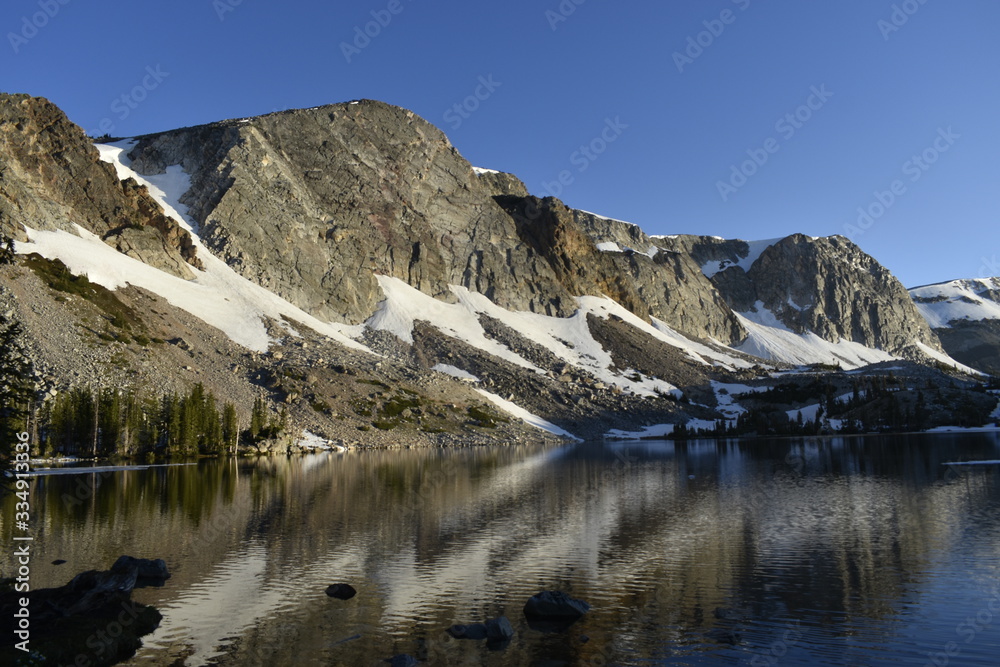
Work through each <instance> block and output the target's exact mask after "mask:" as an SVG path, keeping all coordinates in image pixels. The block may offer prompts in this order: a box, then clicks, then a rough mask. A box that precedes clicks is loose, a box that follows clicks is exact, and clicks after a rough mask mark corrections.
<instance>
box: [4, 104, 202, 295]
mask: <svg viewBox="0 0 1000 667" xmlns="http://www.w3.org/2000/svg"><path fill="white" fill-rule="evenodd" d="M0 128H2V130H0V160H2V163H0V227H2V229H3V232H4V233H5V234H7V235H10V236H12V237H13V238H15V239H18V240H22V241H23V240H26V238H27V237H26V235H25V229H34V230H42V231H54V230H63V231H67V232H70V233H75V227H74V225H80V226H81V227H82V228H84V229H86V230H87V231H89V232H91V233H93V234H96V235H97V236H99V237H100V238H101V239H103V240H104V241H105V243H107V244H109V245H111V246H113V247H115V248H117V249H118V250H119V251H121V252H122V253H124V254H126V255H129V256H130V257H133V258H135V259H138V260H140V261H142V262H145V263H147V264H150V265H151V266H155V267H157V268H160V269H163V270H165V271H168V272H170V273H172V274H174V275H176V276H180V277H182V278H192V277H194V274H193V273H192V271H191V268H190V267H192V266H193V267H200V266H201V262H200V260H199V259H198V257H197V255H196V253H195V249H194V245H193V243H192V240H191V237H190V235H189V234H188V233H187V232H186V231H185V230H184V229H182V228H181V227H179V226H178V225H177V224H176V223H175V222H174V221H173V220H171V219H170V218H168V217H167V216H165V215H164V213H163V210H162V209H161V208H160V206H159V204H157V203H156V202H155V201H154V200H153V199H152V197H150V196H149V192H148V191H147V189H146V187H145V186H142V185H139V184H138V183H136V182H135V181H134V180H125V181H121V180H119V178H118V176H117V174H116V173H115V169H114V168H113V167H112V166H111V165H109V164H106V163H105V162H102V161H101V159H100V155H99V153H98V151H97V149H96V148H95V147H94V145H93V143H92V141H91V140H90V139H88V138H87V136H86V135H85V134H84V132H83V131H82V130H81V129H80V128H79V127H77V126H76V125H74V124H73V123H71V122H70V121H69V119H67V118H66V115H65V114H64V113H63V112H62V111H61V110H60V109H59V108H58V107H57V106H55V105H54V104H52V103H51V102H49V101H48V100H46V99H44V98H41V97H30V96H28V95H7V94H0Z"/></svg>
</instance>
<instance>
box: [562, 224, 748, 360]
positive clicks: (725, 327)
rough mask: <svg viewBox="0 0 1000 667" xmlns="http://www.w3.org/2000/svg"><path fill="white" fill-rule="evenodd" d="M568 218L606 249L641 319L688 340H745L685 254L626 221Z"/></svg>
mask: <svg viewBox="0 0 1000 667" xmlns="http://www.w3.org/2000/svg"><path fill="white" fill-rule="evenodd" d="M573 219H574V221H575V222H576V223H577V224H578V225H579V226H580V227H581V228H582V229H583V230H585V231H586V233H587V234H588V235H589V236H590V237H591V239H592V240H593V241H594V242H595V243H597V244H598V247H602V248H608V249H607V250H605V251H603V252H602V255H604V256H605V257H606V258H608V259H610V261H611V263H612V264H613V265H614V267H615V270H616V273H618V274H620V275H622V276H625V277H627V279H628V282H629V284H631V285H632V286H633V287H634V289H635V291H636V292H637V294H638V296H639V300H640V301H641V302H642V303H643V304H644V312H643V313H642V314H645V315H650V316H653V317H656V318H658V319H660V320H662V321H663V322H665V323H666V324H669V325H670V326H671V327H673V328H675V329H677V330H678V331H683V332H685V333H687V334H689V335H692V336H697V337H707V338H712V339H715V340H718V341H720V342H723V343H726V344H732V345H735V344H738V343H740V342H741V341H742V340H743V339H744V338H746V331H745V330H744V329H743V326H742V325H741V324H740V322H739V320H738V319H737V318H736V316H735V315H734V314H733V312H732V309H731V308H730V306H729V305H728V304H727V303H726V301H725V299H724V298H723V297H722V295H721V294H720V293H719V291H718V289H717V288H716V286H715V285H713V284H712V282H711V281H710V280H708V278H706V277H705V275H704V273H702V271H701V269H700V265H699V264H698V263H697V262H695V261H694V260H693V258H692V256H691V255H690V254H689V253H688V252H686V251H684V250H675V249H674V248H671V247H670V246H669V245H668V244H665V243H664V242H663V239H661V238H660V237H650V236H647V235H646V233H645V232H643V231H642V230H641V229H640V228H639V227H637V226H636V225H633V224H630V223H628V222H623V221H621V220H614V219H611V218H605V217H603V216H599V215H595V214H593V213H587V212H585V211H573ZM609 244H610V245H609ZM615 247H617V249H615ZM633 312H635V311H633Z"/></svg>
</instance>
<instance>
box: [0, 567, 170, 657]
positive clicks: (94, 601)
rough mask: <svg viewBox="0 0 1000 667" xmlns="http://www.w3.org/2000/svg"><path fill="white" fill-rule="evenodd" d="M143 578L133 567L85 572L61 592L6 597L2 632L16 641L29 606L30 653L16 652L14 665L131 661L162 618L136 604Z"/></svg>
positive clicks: (0, 600) (0, 612)
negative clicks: (135, 593) (135, 590)
mask: <svg viewBox="0 0 1000 667" xmlns="http://www.w3.org/2000/svg"><path fill="white" fill-rule="evenodd" d="M161 562H162V561H161ZM138 576H139V568H138V567H137V566H135V565H133V564H129V565H127V566H123V567H120V568H118V571H115V570H114V569H111V570H107V571H103V572H100V571H97V570H90V571H87V572H82V573H80V574H78V575H77V576H76V577H74V578H73V579H72V580H71V581H70V582H69V583H68V584H66V585H65V586H61V587H59V588H43V589H37V590H33V591H30V593H24V592H18V591H13V590H11V591H7V592H4V593H2V594H0V632H3V633H4V636H6V637H10V638H17V637H18V635H17V634H16V631H17V630H18V618H17V617H15V614H23V613H24V608H22V606H21V600H22V598H26V599H27V600H28V606H27V614H28V617H29V618H30V638H29V641H28V644H27V647H28V649H29V651H30V653H21V652H20V651H16V650H12V653H13V655H14V656H15V658H14V660H13V661H12V662H11V663H10V664H15V665H16V664H53V665H75V664H86V665H92V666H100V665H114V664H117V663H119V662H122V661H124V660H128V659H129V658H131V657H132V656H133V655H135V652H136V651H137V650H138V649H139V647H140V646H142V641H141V640H140V637H142V636H143V635H147V634H149V633H150V632H152V631H153V630H155V629H156V628H157V627H158V626H159V624H160V619H161V618H162V616H161V615H160V613H159V612H158V611H157V610H156V609H155V608H153V607H150V606H146V605H141V604H138V603H136V602H133V601H132V599H131V598H132V589H133V588H135V585H136V581H137V580H138ZM22 639H23V638H22ZM22 639H14V640H13V641H12V642H11V643H12V644H13V643H15V642H17V641H21V640H22ZM39 656H41V657H39ZM19 659H20V662H19V661H18V660H19ZM29 661H30V662H29Z"/></svg>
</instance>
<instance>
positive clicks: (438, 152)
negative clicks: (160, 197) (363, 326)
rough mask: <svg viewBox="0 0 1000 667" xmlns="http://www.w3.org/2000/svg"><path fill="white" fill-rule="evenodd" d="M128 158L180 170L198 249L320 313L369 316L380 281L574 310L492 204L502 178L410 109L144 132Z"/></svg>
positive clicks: (330, 112) (323, 112)
mask: <svg viewBox="0 0 1000 667" xmlns="http://www.w3.org/2000/svg"><path fill="white" fill-rule="evenodd" d="M130 157H131V158H132V160H133V167H134V168H135V169H136V170H137V171H139V172H140V173H143V174H151V173H159V172H162V171H163V170H164V169H165V168H166V167H168V166H171V165H175V164H181V165H183V167H184V169H185V171H186V172H188V173H189V174H191V176H192V183H191V189H190V191H189V192H188V193H187V194H186V195H185V197H184V198H183V199H182V201H184V203H186V204H188V205H189V207H190V214H191V215H192V216H193V217H194V219H195V220H196V221H197V222H198V223H199V224H200V225H201V235H202V238H203V240H204V241H205V243H206V244H207V245H208V246H209V247H210V248H211V249H212V250H213V252H216V253H217V254H219V255H220V256H221V257H223V258H224V259H225V261H226V262H228V263H229V264H230V265H231V266H233V267H234V268H235V269H236V270H237V271H239V272H240V273H241V274H243V275H244V276H246V277H247V278H249V279H251V280H254V281H255V282H257V283H259V284H261V285H263V286H264V287H267V288H268V289H270V290H272V291H274V292H276V293H277V294H279V295H280V296H282V297H284V298H286V299H288V300H289V301H291V302H292V303H294V304H295V305H297V306H299V307H301V308H303V309H305V310H307V311H309V312H310V313H312V314H314V315H316V316H318V317H321V318H325V319H336V320H340V321H348V322H360V321H362V320H364V319H366V318H367V317H368V316H370V315H371V313H372V312H373V310H374V309H375V306H376V304H377V303H378V302H379V301H380V300H381V299H382V294H381V291H380V290H379V288H378V284H377V282H376V280H375V274H383V275H389V276H394V277H396V278H400V279H402V280H405V281H406V282H408V283H409V284H411V285H413V286H414V287H416V288H418V289H420V290H421V291H423V292H425V293H427V294H430V295H432V296H435V297H437V298H440V299H444V300H450V299H452V298H453V297H452V295H451V292H450V291H449V290H448V285H449V284H457V285H462V286H465V287H468V288H470V289H473V290H475V291H478V292H481V293H483V294H486V295H487V296H489V297H490V298H491V299H493V300H494V301H495V302H496V303H498V304H500V305H502V306H505V307H508V308H512V309H516V310H530V311H535V312H543V313H548V314H562V315H568V314H571V313H572V312H573V310H574V303H573V301H572V299H570V298H569V297H570V296H571V295H570V294H569V293H567V292H566V290H565V289H564V288H562V286H561V285H560V283H559V281H558V280H556V278H555V276H554V275H553V273H552V270H551V268H550V266H549V264H548V262H546V261H545V260H544V258H541V257H538V256H537V255H536V254H535V253H534V252H532V250H531V249H530V248H529V247H527V246H526V245H525V244H523V243H519V242H518V240H517V239H518V235H517V232H516V229H515V226H514V222H513V221H512V220H511V219H510V216H508V215H507V214H506V213H505V212H504V211H503V210H502V209H501V208H500V207H499V206H498V205H497V204H496V202H494V201H493V198H492V194H493V192H494V191H495V189H496V188H497V187H501V186H500V179H493V180H492V181H489V179H490V177H487V180H488V181H489V182H487V183H484V182H482V181H481V177H480V176H477V175H476V173H475V172H474V171H473V169H472V167H471V165H469V163H468V162H467V161H466V160H465V159H464V158H462V156H461V155H459V153H458V151H456V150H455V148H454V147H453V146H452V145H451V143H450V142H449V141H448V139H447V138H446V137H445V136H444V134H443V133H442V132H441V131H440V130H438V129H437V128H436V127H434V126H432V125H431V124H429V123H427V122H426V121H424V120H423V119H421V118H419V117H418V116H416V115H415V114H413V113H412V112H410V111H406V110H404V109H400V108H398V107H394V106H390V105H388V104H383V103H381V102H372V101H361V102H355V103H350V104H336V105H330V106H325V107H318V108H315V109H306V110H297V111H287V112H282V113H275V114H270V115H267V116H261V117H258V118H252V119H245V120H241V121H227V122H222V123H214V124H211V125H205V126H200V127H195V128H188V129H183V130H176V131H173V132H166V133H163V134H157V135H150V136H146V137H142V138H140V141H139V143H138V144H137V145H136V146H135V148H134V149H133V150H132V151H131V153H130ZM508 180H509V179H508ZM503 188H508V189H511V188H513V189H514V190H516V189H517V188H516V184H514V183H513V182H512V181H511V182H509V183H507V185H505V186H502V188H501V189H503Z"/></svg>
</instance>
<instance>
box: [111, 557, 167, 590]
mask: <svg viewBox="0 0 1000 667" xmlns="http://www.w3.org/2000/svg"><path fill="white" fill-rule="evenodd" d="M132 570H135V573H136V585H135V587H136V588H143V587H145V586H162V585H163V583H164V582H165V581H166V580H167V579H169V578H170V572H169V571H168V570H167V564H166V563H165V562H164V561H163V559H162V558H157V559H155V560H151V559H148V558H133V557H132V556H121V557H120V558H119V559H118V560H116V561H115V564H114V565H112V566H111V571H112V572H116V573H119V574H127V573H130V572H131V571H132Z"/></svg>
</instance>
